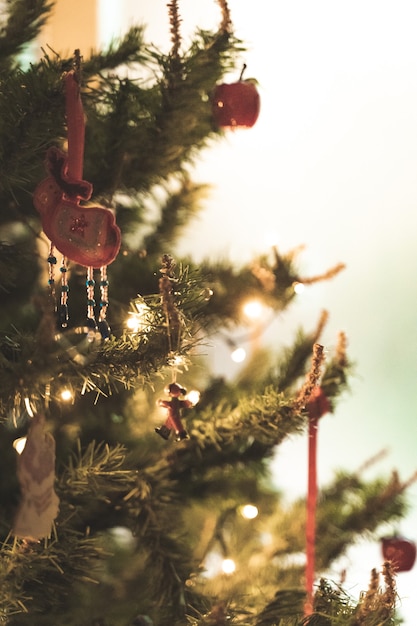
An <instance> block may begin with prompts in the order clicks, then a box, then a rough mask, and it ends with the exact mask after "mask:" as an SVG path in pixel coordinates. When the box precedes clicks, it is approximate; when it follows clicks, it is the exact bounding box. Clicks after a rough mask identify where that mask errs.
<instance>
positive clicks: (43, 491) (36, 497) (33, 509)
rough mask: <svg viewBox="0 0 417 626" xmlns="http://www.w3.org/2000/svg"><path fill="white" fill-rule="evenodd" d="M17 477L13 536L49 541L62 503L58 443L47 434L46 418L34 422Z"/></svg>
mask: <svg viewBox="0 0 417 626" xmlns="http://www.w3.org/2000/svg"><path fill="white" fill-rule="evenodd" d="M17 476H18V479H19V483H20V489H21V501H20V505H19V509H18V511H17V515H16V518H15V521H14V525H13V534H14V535H15V536H16V537H20V538H21V539H28V540H32V541H38V540H39V539H42V538H44V537H49V536H50V534H51V530H52V524H53V521H54V519H55V518H56V516H57V515H58V509H59V500H58V496H57V495H56V493H55V490H54V483H55V440H54V438H53V436H52V435H51V434H50V433H48V432H46V430H45V418H44V417H43V415H36V416H35V417H34V418H33V420H32V422H31V425H30V428H29V431H28V435H27V440H26V445H25V447H24V449H23V451H22V453H21V454H20V455H19V458H18V461H17Z"/></svg>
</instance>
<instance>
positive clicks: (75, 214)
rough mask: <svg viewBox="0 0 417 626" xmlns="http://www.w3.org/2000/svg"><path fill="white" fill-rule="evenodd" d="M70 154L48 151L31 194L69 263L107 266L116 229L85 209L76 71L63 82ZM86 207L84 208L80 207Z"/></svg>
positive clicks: (101, 210) (103, 215)
mask: <svg viewBox="0 0 417 626" xmlns="http://www.w3.org/2000/svg"><path fill="white" fill-rule="evenodd" d="M65 95H66V113H67V124H68V154H65V153H64V152H61V151H60V150H58V149H57V148H51V149H50V150H49V151H48V154H47V164H46V166H47V170H48V173H49V176H48V178H46V179H45V180H43V181H42V182H41V183H40V184H39V185H38V186H37V188H36V189H35V192H34V198H33V202H34V205H35V207H36V209H37V210H38V212H39V214H40V216H41V221H42V227H43V230H44V232H45V234H46V236H47V237H48V238H49V239H50V240H51V241H52V242H53V244H54V245H55V246H56V248H57V249H58V250H59V251H60V252H61V253H62V254H63V255H64V256H66V257H67V258H68V259H70V260H72V261H75V262H76V263H80V264H81V265H85V266H87V267H93V268H99V267H102V266H103V265H109V264H110V263H111V262H112V261H114V259H115V258H116V256H117V254H118V252H119V248H120V241H121V236H120V229H119V228H118V226H117V225H116V222H115V218H114V215H113V213H112V211H111V210H110V209H107V208H105V207H102V206H94V205H91V204H86V203H85V201H87V200H89V199H90V197H91V194H92V190H93V189H92V185H91V184H90V183H89V182H87V181H84V180H83V179H82V171H83V157H84V130H85V127H84V112H83V106H82V102H81V96H80V87H79V84H78V80H77V76H76V73H75V72H74V71H71V72H68V74H67V75H66V77H65ZM81 202H84V204H81Z"/></svg>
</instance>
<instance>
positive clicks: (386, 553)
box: [381, 535, 417, 572]
mask: <svg viewBox="0 0 417 626" xmlns="http://www.w3.org/2000/svg"><path fill="white" fill-rule="evenodd" d="M381 541H382V555H383V557H384V559H385V560H386V561H391V563H392V566H393V568H394V569H395V570H396V571H397V572H409V571H410V570H411V569H412V567H413V565H414V562H415V560H416V554H417V548H416V544H415V543H414V541H411V540H410V539H406V538H405V537H401V536H395V535H394V536H392V537H383V538H382V540H381Z"/></svg>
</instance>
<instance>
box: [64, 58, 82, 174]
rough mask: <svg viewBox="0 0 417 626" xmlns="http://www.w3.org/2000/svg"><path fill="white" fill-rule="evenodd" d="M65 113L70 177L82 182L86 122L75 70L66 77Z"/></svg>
mask: <svg viewBox="0 0 417 626" xmlns="http://www.w3.org/2000/svg"><path fill="white" fill-rule="evenodd" d="M65 111H66V115H67V136H68V161H67V167H68V176H69V178H73V179H75V180H82V177H83V169H84V138H85V120H84V109H83V104H82V101H81V93H80V84H79V81H78V78H77V74H76V72H75V71H74V70H71V71H70V72H68V74H67V75H66V76H65Z"/></svg>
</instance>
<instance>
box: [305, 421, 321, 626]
mask: <svg viewBox="0 0 417 626" xmlns="http://www.w3.org/2000/svg"><path fill="white" fill-rule="evenodd" d="M318 421H319V418H318V417H310V420H309V423H308V486H307V519H306V572H305V577H306V581H305V585H306V592H307V600H306V605H305V614H306V615H311V613H312V612H313V585H314V575H315V569H316V567H315V561H316V508H317V492H318V489H317V431H318Z"/></svg>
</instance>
